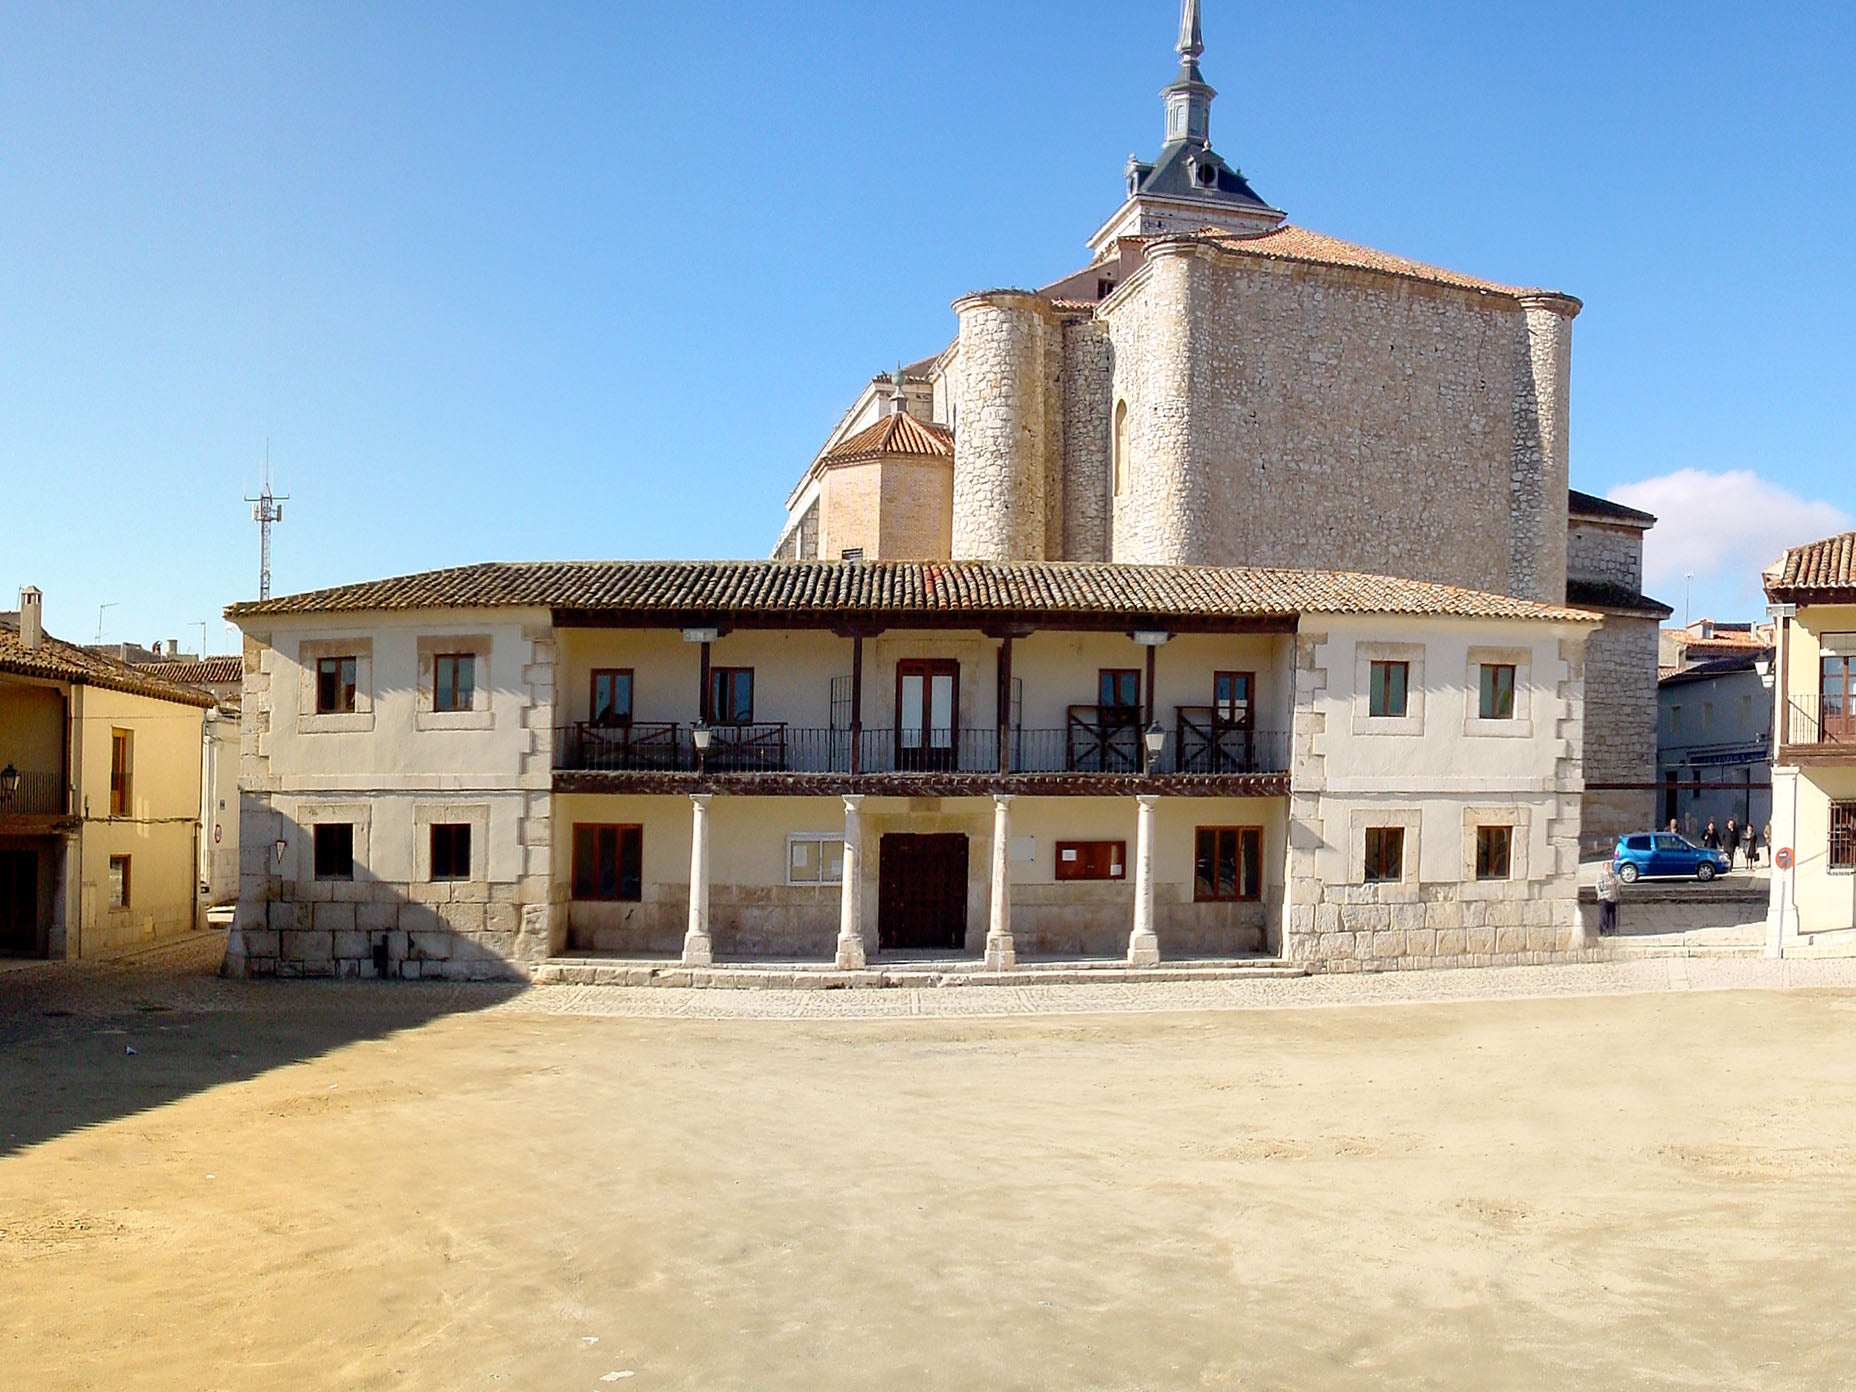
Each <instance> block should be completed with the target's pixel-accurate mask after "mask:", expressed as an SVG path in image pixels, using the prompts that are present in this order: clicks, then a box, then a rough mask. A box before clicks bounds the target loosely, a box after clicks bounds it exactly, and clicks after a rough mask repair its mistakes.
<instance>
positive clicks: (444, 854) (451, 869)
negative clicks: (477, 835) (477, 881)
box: [432, 822, 470, 880]
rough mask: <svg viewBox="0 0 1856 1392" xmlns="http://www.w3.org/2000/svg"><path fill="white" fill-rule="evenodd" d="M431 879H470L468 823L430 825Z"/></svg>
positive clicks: (436, 823)
mask: <svg viewBox="0 0 1856 1392" xmlns="http://www.w3.org/2000/svg"><path fill="white" fill-rule="evenodd" d="M432 878H433V879H435V880H468V879H469V878H470V823H469V822H434V823H433V824H432Z"/></svg>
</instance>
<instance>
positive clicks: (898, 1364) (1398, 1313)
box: [0, 957, 1856, 1392]
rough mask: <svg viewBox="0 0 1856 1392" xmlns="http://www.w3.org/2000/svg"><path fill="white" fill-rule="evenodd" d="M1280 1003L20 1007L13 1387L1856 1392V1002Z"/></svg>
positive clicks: (31, 1002) (1, 1149) (305, 996)
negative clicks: (1710, 1391) (1685, 1391)
mask: <svg viewBox="0 0 1856 1392" xmlns="http://www.w3.org/2000/svg"><path fill="white" fill-rule="evenodd" d="M1412 975H1414V976H1418V977H1423V976H1430V975H1434V974H1428V973H1416V974H1412ZM1594 979H1596V978H1594ZM1490 980H1491V985H1492V989H1493V988H1495V987H1496V986H1498V985H1499V983H1497V982H1496V981H1495V978H1494V977H1491V978H1490ZM1524 984H1525V983H1524ZM1269 985H1270V988H1271V989H1273V990H1281V991H1290V992H1293V991H1296V990H1302V991H1305V992H1307V993H1308V997H1307V998H1308V999H1319V1000H1325V1001H1327V1002H1328V1003H1329V1005H1330V1006H1332V1007H1337V1008H1302V1009H1250V1008H1236V1007H1233V1006H1230V1005H1227V1006H1225V1007H1224V1008H1198V1009H1171V1008H1168V1009H1158V1008H1137V1009H1126V1010H1124V1009H1114V1010H1099V1011H1096V1012H1095V1013H1091V1012H1090V1010H1089V1009H1087V1008H1086V1007H1087V1006H1088V1005H1089V1002H1087V1001H1084V1002H1082V1003H1081V1005H1080V1006H1078V1005H1076V1004H1075V1003H1074V1002H1072V1003H1071V1004H1068V1005H1062V1006H1061V1007H1060V1008H1058V1009H1055V1010H1053V1011H1051V1012H1049V1013H1039V1012H1032V1013H1016V1014H1011V1015H1001V1014H998V1013H996V1012H997V1008H998V1003H1002V1002H1006V1001H1008V1000H1010V999H1011V998H1012V997H1013V996H1014V995H1015V994H1017V993H1013V992H1006V991H983V990H979V989H971V990H966V991H961V990H952V991H944V992H941V993H937V994H938V995H939V996H940V997H942V998H944V999H948V1000H952V999H953V998H959V999H958V1000H957V1001H955V1002H954V1003H953V1004H951V1005H950V1006H948V1007H947V1008H948V1009H949V1010H951V1011H957V1012H963V1013H936V1012H937V1011H940V1010H941V1006H939V1005H935V1004H932V1003H931V1006H930V1008H929V1009H928V1010H927V1012H926V1013H923V1007H922V1006H921V1004H920V1002H919V1001H916V1002H902V1001H897V1000H894V999H892V1000H890V1001H889V1002H888V1003H887V1004H886V1005H885V1006H884V1007H882V1008H883V1009H884V1010H885V1011H886V1012H887V1013H885V1014H883V1015H881V1016H880V1017H877V1018H865V1019H854V1018H837V1017H831V1016H828V1015H825V1014H819V1015H818V1016H817V1017H816V1018H814V1017H812V1016H810V1015H808V1014H803V1013H802V1014H800V1015H799V1017H798V1018H782V1019H766V1018H725V1016H727V1015H728V1014H730V1013H731V1012H733V1013H735V1014H740V1015H744V1014H746V1013H747V1012H748V1011H749V1010H750V1009H752V1008H753V1007H752V1006H751V1005H742V1004H741V1002H740V1000H739V997H740V996H741V995H743V994H747V993H698V992H683V993H678V992H662V991H659V992H645V993H640V994H641V995H643V996H649V997H650V998H651V1001H650V1008H652V1009H655V1010H658V1011H660V1012H663V1013H664V1014H665V1015H667V1016H668V1018H651V1017H646V1016H641V1015H638V1014H635V1013H632V1014H621V1013H613V1012H614V1010H615V1009H621V1008H626V1009H628V1008H630V1007H625V1006H615V1007H613V1008H610V1009H608V1008H602V1006H601V1003H600V1002H601V1000H602V999H603V1000H607V1001H624V1000H626V999H627V993H616V994H608V995H607V996H605V997H600V996H598V995H596V994H595V993H581V994H579V995H575V994H572V993H568V992H554V993H548V992H538V991H528V992H522V991H519V990H516V989H515V988H495V987H455V988H454V987H423V986H417V985H383V986H367V985H360V984H357V985H353V986H335V985H331V984H321V983H301V984H261V985H244V984H239V983H231V982H222V981H218V980H216V979H214V978H213V977H212V976H211V975H210V971H209V969H208V964H207V963H206V962H205V961H204V960H203V959H201V958H198V957H195V958H185V959H180V960H169V961H166V962H163V963H157V964H154V965H145V966H142V967H139V968H123V969H118V970H93V971H90V972H88V973H85V972H72V971H68V970H64V969H57V970H53V969H45V968H34V969H32V970H29V971H21V972H14V973H8V974H0V1385H4V1386H7V1387H20V1388H35V1389H50V1388H110V1389H116V1388H138V1389H168V1388H172V1389H188V1392H193V1390H194V1389H210V1388H237V1389H246V1388H270V1387H291V1388H435V1389H437V1388H442V1389H455V1388H479V1387H483V1388H499V1387H501V1388H522V1389H557V1388H582V1387H583V1388H588V1389H592V1388H597V1387H602V1386H614V1385H617V1386H624V1387H633V1388H639V1389H644V1388H689V1389H696V1388H701V1389H718V1388H808V1389H810V1388H867V1387H898V1388H901V1387H907V1388H947V1389H953V1388H1063V1389H1073V1388H1117V1389H1120V1388H1127V1389H1145V1388H1323V1387H1337V1388H1338V1387H1360V1386H1375V1387H1394V1388H1399V1387H1414V1388H1415V1387H1475V1388H1520V1387H1530V1388H1531V1387H1542V1388H1545V1387H1553V1388H1563V1387H1582V1388H1590V1387H1710V1388H1713V1387H1726V1386H1734V1387H1775V1388H1777V1387H1786V1388H1791V1387H1798V1388H1825V1387H1839V1386H1848V1385H1851V1382H1852V1373H1851V1367H1852V1362H1853V1360H1856V1319H1853V1318H1852V1317H1851V1316H1850V1314H1849V1310H1850V1309H1851V1307H1852V1305H1853V1304H1856V1244H1852V1243H1851V1241H1850V1233H1851V1232H1852V1230H1853V1226H1856V1049H1852V1047H1851V1045H1852V1040H1853V1039H1856V993H1853V992H1850V991H1848V990H1800V989H1792V990H1782V991H1778V990H1740V991H1686V992H1684V991H1670V990H1659V991H1655V992H1650V993H1643V992H1633V993H1611V994H1602V995H1592V996H1565V997H1553V998H1535V997H1530V996H1527V995H1518V996H1516V997H1514V998H1508V999H1494V1000H1461V999H1438V1000H1433V1001H1427V1002H1423V1003H1362V1004H1351V1005H1350V1004H1346V1003H1345V1001H1346V997H1345V996H1344V995H1341V994H1336V993H1340V992H1344V991H1347V990H1358V991H1360V992H1362V993H1370V992H1371V991H1372V990H1374V989H1379V990H1390V989H1393V988H1394V987H1396V986H1398V985H1400V983H1393V984H1392V985H1391V986H1377V985H1376V984H1375V983H1367V982H1363V983H1361V984H1360V985H1359V986H1358V987H1349V986H1348V985H1347V984H1346V983H1324V982H1321V981H1305V982H1300V983H1295V982H1291V983H1281V984H1277V983H1269ZM1405 989H1406V990H1410V989H1412V987H1411V986H1409V985H1407V986H1406V987H1405ZM1422 989H1431V988H1429V987H1422ZM1324 993H1325V994H1324ZM705 994H706V995H711V996H713V997H715V999H714V1000H713V1001H706V1002H696V1003H695V1004H694V1005H690V1004H688V1003H687V998H688V997H692V996H699V995H705ZM724 994H726V996H727V997H728V999H727V1000H723V999H722V997H723V995H724ZM815 994H819V995H830V996H832V997H835V998H837V1000H836V1001H833V1002H830V1003H827V1004H828V1006H835V1005H836V1004H837V1003H838V1002H841V1001H843V1000H845V999H847V998H848V997H849V996H850V995H852V994H866V995H867V997H869V998H875V997H892V998H893V997H897V996H899V995H902V994H905V993H897V992H872V993H843V992H834V993H815ZM923 994H928V993H923ZM679 997H682V998H685V1000H684V1003H683V1004H679V1003H678V998H679ZM986 998H990V1000H989V999H986ZM1026 999H1029V997H1026ZM1184 999H1186V1000H1187V1001H1188V1002H1206V1001H1211V1000H1212V999H1213V997H1212V996H1211V995H1198V996H1190V997H1186V998H1184ZM1232 999H1234V1000H1235V999H1236V997H1235V996H1233V997H1232ZM1361 999H1363V1000H1367V999H1370V995H1367V994H1363V995H1362V996H1361ZM1148 1000H1149V1002H1150V1003H1151V1001H1152V1000H1153V996H1152V995H1151V993H1150V995H1149V997H1148ZM1021 1003H1022V1002H1021V1001H1017V1002H1013V1008H1015V1009H1016V1008H1017V1006H1018V1004H1021ZM1032 1003H1033V1004H1034V1005H1035V1004H1036V1001H1035V1000H1033V1002H1032ZM639 1008H644V1007H642V1006H640V1007H639ZM705 1010H706V1011H707V1012H708V1013H709V1015H710V1016H711V1018H699V1016H700V1015H701V1014H702V1012H703V1011H705ZM130 1050H133V1051H134V1052H129V1051H130Z"/></svg>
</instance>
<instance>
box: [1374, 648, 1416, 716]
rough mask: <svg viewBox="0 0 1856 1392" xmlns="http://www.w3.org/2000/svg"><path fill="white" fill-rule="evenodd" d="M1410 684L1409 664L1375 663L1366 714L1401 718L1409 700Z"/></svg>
mask: <svg viewBox="0 0 1856 1392" xmlns="http://www.w3.org/2000/svg"><path fill="white" fill-rule="evenodd" d="M1410 683H1411V664H1410V663H1409V662H1375V663H1374V664H1373V670H1372V689H1371V690H1370V691H1369V692H1368V694H1367V707H1366V713H1367V714H1368V715H1381V716H1394V717H1400V718H1402V717H1403V716H1404V715H1405V711H1406V705H1407V702H1408V699H1409V687H1410Z"/></svg>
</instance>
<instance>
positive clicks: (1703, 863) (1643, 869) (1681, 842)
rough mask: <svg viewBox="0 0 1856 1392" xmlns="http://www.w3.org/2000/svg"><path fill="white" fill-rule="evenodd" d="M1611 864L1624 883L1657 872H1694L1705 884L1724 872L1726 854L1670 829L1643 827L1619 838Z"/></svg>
mask: <svg viewBox="0 0 1856 1392" xmlns="http://www.w3.org/2000/svg"><path fill="white" fill-rule="evenodd" d="M1611 864H1612V867H1613V868H1614V869H1615V870H1616V871H1617V872H1618V878H1619V879H1620V880H1623V881H1624V882H1625V883H1626V884H1629V883H1631V882H1632V881H1633V880H1637V879H1644V878H1649V877H1651V876H1658V875H1681V876H1688V875H1693V876H1694V877H1695V878H1696V879H1698V880H1700V881H1702V882H1703V883H1704V884H1705V883H1707V882H1708V881H1709V880H1711V879H1713V878H1714V877H1715V876H1716V875H1725V874H1726V873H1727V857H1726V856H1724V855H1722V854H1721V853H1720V852H1719V851H1711V850H1709V849H1708V848H1707V847H1706V846H1697V845H1696V844H1695V843H1694V842H1693V841H1690V840H1689V839H1688V838H1687V837H1686V836H1677V835H1676V834H1675V833H1674V832H1672V831H1646V832H1643V833H1641V834H1640V835H1635V836H1621V837H1619V838H1618V848H1617V850H1615V851H1613V852H1612V853H1611Z"/></svg>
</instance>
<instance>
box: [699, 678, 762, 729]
mask: <svg viewBox="0 0 1856 1392" xmlns="http://www.w3.org/2000/svg"><path fill="white" fill-rule="evenodd" d="M709 719H710V721H711V722H712V723H713V724H716V725H752V724H753V723H754V669H753V668H752V667H715V668H712V669H711V670H710V672H709Z"/></svg>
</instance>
